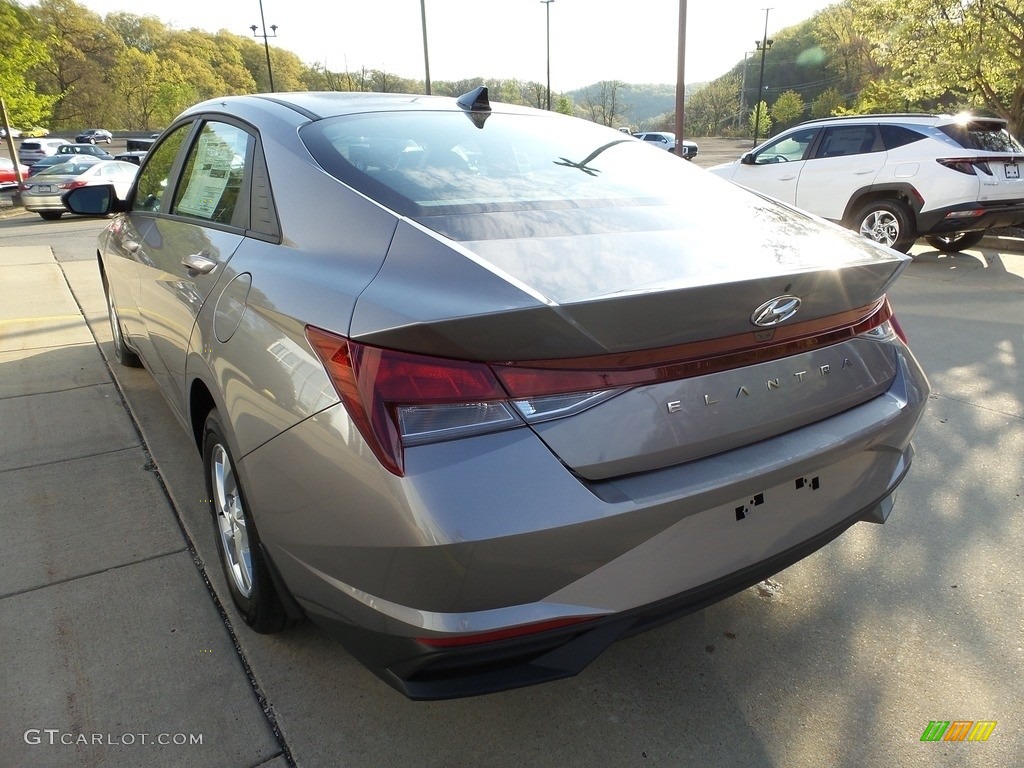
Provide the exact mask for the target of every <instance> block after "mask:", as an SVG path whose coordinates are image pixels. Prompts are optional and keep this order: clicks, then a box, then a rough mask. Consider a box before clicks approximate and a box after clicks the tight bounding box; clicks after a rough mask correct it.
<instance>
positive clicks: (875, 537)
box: [0, 141, 1024, 768]
mask: <svg viewBox="0 0 1024 768" xmlns="http://www.w3.org/2000/svg"><path fill="white" fill-rule="evenodd" d="M737 145H738V146H739V150H738V151H736V148H737ZM745 148H746V144H745V143H741V142H732V143H731V144H729V145H726V146H723V147H722V148H721V149H720V150H719V149H714V148H712V146H711V144H710V143H709V142H705V141H702V142H701V156H699V157H698V164H713V162H716V161H717V160H715V157H716V154H715V153H716V152H719V151H720V152H722V153H727V154H723V155H721V159H728V158H731V157H735V156H737V155H738V154H739V152H742V151H743V149H745ZM101 227H102V223H100V222H95V221H89V220H85V219H76V218H74V217H65V218H64V219H62V220H61V221H58V222H44V221H42V220H41V219H39V218H38V217H36V216H34V215H31V214H20V215H16V216H13V217H10V218H6V219H3V220H0V434H2V436H3V438H2V439H0V486H2V488H3V489H4V493H3V495H2V496H0V525H2V526H3V530H4V531H5V534H6V535H5V536H4V537H2V538H0V638H2V642H3V648H4V651H5V664H4V666H3V672H2V673H0V755H2V756H3V757H2V758H0V765H5V766H6V765H11V766H17V767H18V768H21V767H23V766H24V767H28V766H48V767H49V766H81V765H95V766H126V765H146V766H178V765H188V766H215V767H217V768H242V767H243V766H244V767H249V766H273V767H274V768H283V766H285V765H289V764H292V765H298V766H302V767H303V768H306V767H307V766H308V767H312V766H392V765H395V766H397V765H407V764H410V763H415V764H419V765H424V766H523V765H529V766H598V765H599V766H640V765H643V766H682V765H700V766H787V767H788V766H808V767H811V766H813V767H815V768H817V767H818V766H849V767H850V768H854V767H858V768H859V767H860V766H896V765H898V766H1012V765H1021V764H1022V763H1021V758H1020V757H1019V756H1020V754H1021V753H1022V751H1024V736H1022V734H1024V711H1022V706H1021V703H1022V702H1024V602H1022V600H1021V594H1022V593H1024V575H1022V572H1021V568H1020V555H1021V552H1022V550H1024V501H1022V496H1024V374H1022V370H1024V366H1022V363H1021V359H1022V357H1024V253H1022V252H1019V251H1018V250H1016V244H1011V243H1010V242H1008V241H1003V242H1000V241H991V242H989V241H986V245H987V246H992V247H984V248H979V249H975V250H970V251H966V252H965V253H963V254H961V255H958V256H944V255H941V254H938V253H937V252H935V251H932V250H931V249H929V248H927V247H926V246H923V245H919V246H918V247H917V248H915V250H914V252H913V253H914V262H913V263H912V264H911V265H910V266H909V268H908V269H907V271H906V272H905V273H904V275H903V277H902V278H901V279H900V280H899V281H898V282H897V284H896V286H895V287H894V289H893V291H892V297H893V302H894V305H895V307H896V312H897V315H898V317H899V320H900V322H901V324H902V326H903V327H904V328H905V330H906V331H907V333H908V334H909V336H910V340H911V344H912V347H913V349H914V351H915V353H916V355H917V356H918V358H919V359H920V360H921V363H922V365H923V367H924V368H925V370H926V371H927V373H928V375H929V378H930V380H931V383H932V387H933V395H932V399H931V402H930V405H929V409H928V412H927V413H926V415H925V417H924V420H923V422H922V424H921V428H920V430H919V432H918V437H917V440H916V445H917V449H918V453H917V457H916V460H915V464H914V466H913V468H912V470H911V472H910V475H909V477H908V478H907V480H906V481H905V482H904V484H903V486H902V487H901V489H900V492H899V498H898V500H897V504H896V508H895V510H894V512H893V515H892V517H891V518H890V519H889V522H887V523H886V524H885V525H884V526H877V525H870V524H859V525H857V526H855V527H854V528H852V529H851V530H850V531H848V532H847V533H846V534H844V535H843V536H842V537H841V538H840V539H839V540H837V541H836V542H833V543H832V544H830V545H829V546H828V547H826V548H825V549H823V550H821V551H819V552H818V553H816V554H814V555H812V556H811V557H810V558H808V559H807V560H805V561H802V562H801V563H798V564H797V565H795V566H793V567H791V568H789V569H787V570H786V571H784V572H782V573H780V574H778V575H777V576H775V577H773V578H772V579H771V580H769V581H768V582H765V583H762V584H760V585H758V586H757V587H754V588H752V589H750V590H747V591H745V592H743V593H741V594H739V595H736V596H735V597H733V598H730V599H728V600H726V601H723V602H721V603H718V604H716V605H714V606H712V607H710V608H708V609H705V610H703V611H701V612H699V613H696V614H693V615H691V616H688V617H685V618H683V619H680V620H678V621H676V622H673V623H672V624H669V625H666V626H664V627H661V628H659V629H657V630H654V631H652V632H649V633H646V634H644V635H640V636H637V637H634V638H631V639H629V640H625V641H623V642H620V643H618V644H617V645H616V646H614V647H613V648H612V649H611V650H610V651H609V652H608V653H606V654H604V655H603V656H602V657H601V658H599V659H598V660H597V661H596V662H595V663H594V664H592V665H591V666H590V667H589V668H588V669H586V670H585V671H584V672H583V673H582V674H581V675H579V676H578V677H576V678H573V679H571V680H564V681H559V682H556V683H552V684H548V685H545V686H540V687H536V688H530V689H523V690H519V691H512V692H508V693H502V694H496V695H492V696H487V697H481V698H475V699H465V700H459V701H451V702H433V703H413V702H409V701H406V700H405V699H403V698H402V697H401V696H400V695H398V694H397V693H395V692H394V691H393V690H391V689H390V688H388V687H387V686H386V685H384V684H383V683H381V682H379V681H378V680H377V679H376V678H375V677H373V676H372V675H371V674H370V673H368V672H367V671H365V670H364V669H363V668H362V667H360V666H359V665H358V664H357V663H356V662H355V661H353V660H352V659H351V658H350V657H349V656H348V655H347V654H346V653H345V652H344V651H343V650H342V649H341V648H340V646H338V645H337V644H335V643H334V642H333V641H331V640H330V639H328V638H327V637H326V636H325V635H323V634H322V633H321V632H320V631H319V630H317V629H316V628H315V627H313V626H310V625H308V624H305V625H301V626H300V627H298V628H296V629H295V630H293V631H290V632H288V633H286V634H284V635H280V636H277V637H272V638H268V637H263V636H256V635H253V634H251V633H249V632H248V631H247V630H246V628H245V627H244V626H243V625H241V623H240V622H238V621H236V620H235V619H234V617H233V615H232V613H231V611H232V609H231V607H230V600H229V599H228V597H227V591H226V585H225V584H224V582H223V579H222V577H221V574H220V571H219V569H218V567H217V560H216V552H215V549H214V541H213V536H212V527H211V524H210V522H209V519H208V513H207V511H206V507H205V504H204V503H203V496H204V495H205V493H204V491H203V482H202V477H201V471H200V466H199V460H198V457H197V456H196V455H195V452H194V450H193V448H192V446H191V445H190V443H189V440H188V438H187V436H186V435H185V434H184V432H183V431H182V430H181V428H180V427H179V426H178V424H177V422H176V421H174V419H173V417H172V416H171V414H170V411H169V410H168V408H167V406H165V405H164V403H163V401H162V399H161V396H160V395H159V392H158V391H157V389H156V385H155V384H154V382H153V381H152V379H151V378H150V377H149V375H148V374H147V373H146V372H145V371H144V370H130V369H125V368H120V367H117V365H116V363H112V362H111V360H112V353H111V348H110V346H111V345H110V332H109V327H108V325H107V321H106V313H105V308H104V303H103V296H102V291H101V288H100V285H99V280H98V277H97V272H96V267H95V261H94V257H95V235H96V233H97V232H98V231H99V229H100V228H101ZM726 247H727V244H726ZM718 256H719V257H720V256H721V254H718ZM932 721H960V722H966V721H972V722H978V721H982V722H990V723H991V722H994V723H996V725H995V727H994V729H993V730H992V732H991V735H990V737H989V739H988V740H987V741H984V742H954V741H949V742H929V741H922V740H921V737H922V735H923V733H924V732H925V730H926V729H927V728H928V726H929V723H930V722H932Z"/></svg>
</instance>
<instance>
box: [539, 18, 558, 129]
mask: <svg viewBox="0 0 1024 768" xmlns="http://www.w3.org/2000/svg"><path fill="white" fill-rule="evenodd" d="M540 1H541V2H542V3H544V12H545V16H546V17H547V30H548V37H547V41H548V42H547V50H548V90H547V99H546V103H547V110H548V112H550V111H551V4H552V3H553V2H555V0H540Z"/></svg>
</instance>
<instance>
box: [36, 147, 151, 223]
mask: <svg viewBox="0 0 1024 768" xmlns="http://www.w3.org/2000/svg"><path fill="white" fill-rule="evenodd" d="M55 157H58V158H60V159H61V162H59V163H55V164H52V165H48V166H47V167H45V168H43V169H42V170H40V171H38V172H34V173H32V174H31V175H30V177H29V178H28V179H26V181H25V182H24V183H23V184H22V185H21V200H22V203H23V204H24V206H25V210H27V211H33V212H35V213H38V214H39V215H40V216H41V217H42V218H44V219H47V220H55V219H59V218H60V217H61V216H63V215H64V214H65V213H67V208H65V207H64V202H63V200H62V199H61V198H62V196H63V195H64V194H65V193H66V192H68V191H70V190H73V189H78V188H79V187H85V186H89V185H94V184H109V185H111V186H112V187H113V188H114V190H115V192H116V194H117V195H118V196H119V197H121V198H126V197H127V196H128V191H129V189H130V188H131V185H132V182H134V181H135V175H136V173H137V172H138V170H139V168H138V166H137V165H133V164H131V163H123V162H118V161H115V160H102V159H100V158H98V157H94V156H93V155H88V154H84V155H71V156H60V155H56V156H55ZM40 162H43V161H40Z"/></svg>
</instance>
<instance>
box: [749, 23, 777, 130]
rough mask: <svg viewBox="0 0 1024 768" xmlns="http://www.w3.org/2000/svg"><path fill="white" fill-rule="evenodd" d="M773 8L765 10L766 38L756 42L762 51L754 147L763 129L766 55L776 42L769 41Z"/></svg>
mask: <svg viewBox="0 0 1024 768" xmlns="http://www.w3.org/2000/svg"><path fill="white" fill-rule="evenodd" d="M770 10H771V8H765V9H764V37H762V38H761V39H760V40H755V41H754V44H755V45H757V48H758V50H760V51H761V76H760V77H759V78H758V80H757V110H756V113H755V116H754V146H755V147H756V146H757V132H758V131H759V130H760V128H761V102H762V101H763V98H762V97H763V93H762V92H763V91H764V54H765V52H766V51H767V50H768V49H769V48H771V47H772V43H773V42H775V41H774V40H769V39H768V11H770Z"/></svg>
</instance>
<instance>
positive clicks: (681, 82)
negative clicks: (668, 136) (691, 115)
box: [674, 0, 686, 157]
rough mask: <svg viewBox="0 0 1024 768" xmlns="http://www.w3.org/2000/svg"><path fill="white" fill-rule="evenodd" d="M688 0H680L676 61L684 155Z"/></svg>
mask: <svg viewBox="0 0 1024 768" xmlns="http://www.w3.org/2000/svg"><path fill="white" fill-rule="evenodd" d="M685 109H686V0H679V52H678V54H677V62H676V131H675V133H676V147H675V150H674V151H675V153H676V154H677V155H679V157H682V156H683V125H684V124H685V123H684V118H685V117H686V113H685Z"/></svg>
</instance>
